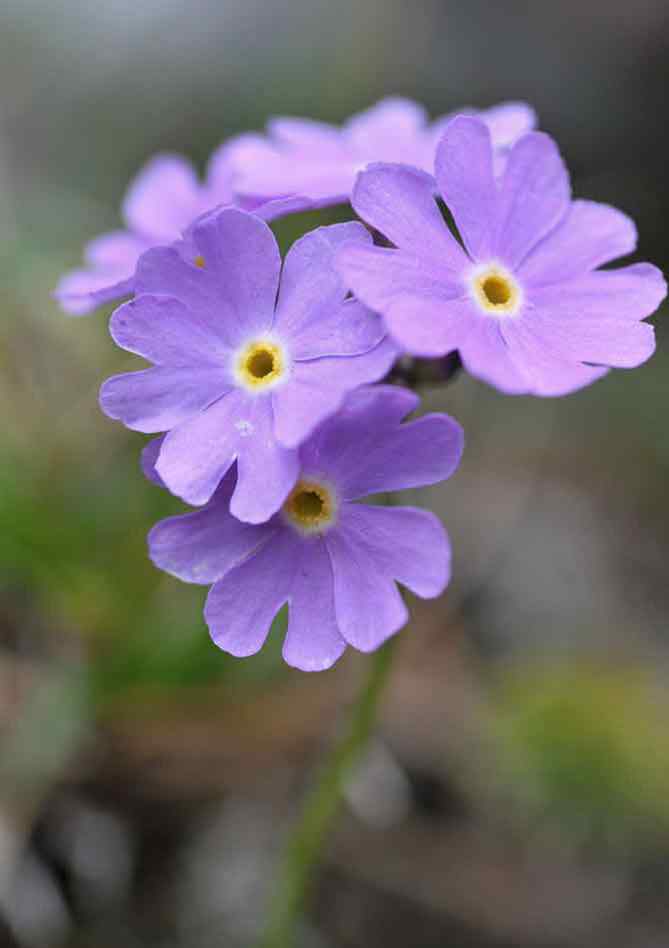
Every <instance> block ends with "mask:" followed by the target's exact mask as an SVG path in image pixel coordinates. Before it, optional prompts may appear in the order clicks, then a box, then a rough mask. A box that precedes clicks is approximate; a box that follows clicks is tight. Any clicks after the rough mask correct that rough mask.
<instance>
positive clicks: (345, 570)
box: [325, 522, 409, 652]
mask: <svg viewBox="0 0 669 948" xmlns="http://www.w3.org/2000/svg"><path fill="white" fill-rule="evenodd" d="M357 540H358V536H357V533H356V531H355V530H351V529H346V525H345V524H344V522H342V525H341V527H339V528H338V529H335V530H331V531H330V532H329V533H327V534H326V535H325V543H326V546H327V548H328V552H329V554H330V562H331V564H332V574H333V577H334V600H335V609H336V613H337V625H338V626H339V630H340V632H341V635H342V637H343V638H344V639H345V640H346V641H347V642H348V643H349V644H350V645H352V646H353V647H354V648H357V649H360V651H361V652H372V651H374V649H377V648H378V647H379V646H380V645H381V644H382V643H383V642H384V641H385V640H386V639H387V638H389V637H390V636H391V635H394V634H395V632H399V630H400V629H401V628H402V626H403V625H404V624H405V623H406V621H407V619H408V617H409V614H408V612H407V608H406V606H405V605H404V602H403V601H402V597H401V596H400V594H399V590H398V589H397V586H396V585H395V583H394V582H393V580H392V579H391V578H390V577H389V576H388V575H387V574H384V573H382V572H381V571H380V570H379V568H378V566H377V564H376V562H375V560H374V559H373V558H372V557H370V556H369V552H368V549H367V548H366V547H363V546H361V545H359V544H358V542H357Z"/></svg>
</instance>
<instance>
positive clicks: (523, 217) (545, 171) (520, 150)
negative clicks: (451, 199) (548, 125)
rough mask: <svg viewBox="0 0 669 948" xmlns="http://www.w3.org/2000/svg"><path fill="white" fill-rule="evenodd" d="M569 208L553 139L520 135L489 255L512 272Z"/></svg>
mask: <svg viewBox="0 0 669 948" xmlns="http://www.w3.org/2000/svg"><path fill="white" fill-rule="evenodd" d="M570 203H571V188H570V184H569V175H568V174H567V169H566V168H565V165H564V162H563V161H562V158H561V157H560V152H559V151H558V148H557V145H556V144H555V142H554V141H553V139H552V138H550V137H549V136H548V135H545V134H544V133H543V132H530V134H528V135H524V136H523V137H522V138H520V139H519V140H518V142H517V143H516V144H515V145H514V146H513V148H512V149H511V152H510V154H509V158H508V161H507V165H506V170H505V172H504V176H503V178H502V181H501V185H500V192H499V199H498V206H497V215H496V218H497V219H496V227H495V233H494V241H493V243H492V245H491V247H490V249H491V251H492V254H493V256H495V257H498V258H499V259H500V260H501V261H503V262H504V263H505V264H506V265H507V266H508V267H510V268H511V269H512V270H513V269H516V268H517V267H518V266H520V264H521V263H522V261H523V260H524V259H525V257H526V256H527V255H528V253H529V252H530V251H531V250H532V249H533V248H534V247H536V245H537V244H538V243H539V241H540V240H542V239H543V238H544V237H546V235H547V234H549V233H550V232H551V231H552V230H553V228H554V227H556V226H557V225H558V224H559V223H560V221H561V220H562V219H563V218H564V216H565V215H566V214H567V212H568V211H569V208H570ZM456 220H457V218H456Z"/></svg>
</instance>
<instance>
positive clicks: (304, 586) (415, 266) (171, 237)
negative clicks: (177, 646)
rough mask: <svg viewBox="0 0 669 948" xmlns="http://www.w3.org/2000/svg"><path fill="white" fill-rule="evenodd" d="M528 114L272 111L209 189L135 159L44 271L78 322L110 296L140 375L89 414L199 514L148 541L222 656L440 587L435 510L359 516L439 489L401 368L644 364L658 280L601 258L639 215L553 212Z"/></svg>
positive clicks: (556, 205) (363, 635) (317, 635)
mask: <svg viewBox="0 0 669 948" xmlns="http://www.w3.org/2000/svg"><path fill="white" fill-rule="evenodd" d="M535 125H536V117H535V114H534V112H533V110H532V109H531V108H530V107H529V106H527V105H524V104H522V103H505V104H503V105H500V106H496V107H495V108H492V109H489V110H487V111H483V112H476V111H475V110H473V109H463V110H460V111H459V112H458V113H457V114H454V115H450V116H445V117H443V118H441V119H438V120H437V121H435V122H433V123H429V122H428V120H427V117H426V115H425V113H424V112H423V110H422V109H421V108H420V107H419V106H417V105H416V104H415V103H412V102H409V101H406V100H402V99H387V100H384V101H382V102H380V103H378V104H377V105H376V106H374V107H373V108H371V109H369V110H368V111H367V112H364V113H361V114H359V115H357V116H354V117H353V118H351V119H350V120H349V121H348V122H346V123H345V124H344V125H343V126H342V127H335V126H331V125H325V124H323V123H319V122H313V121H307V120H299V119H287V118H282V119H276V120H274V121H273V122H271V123H270V125H269V127H268V130H267V133H266V134H265V135H261V134H248V135H243V136H239V137H238V138H236V139H233V140H232V141H230V142H228V143H227V144H225V145H223V146H222V147H221V148H220V149H219V150H218V151H217V152H216V153H215V154H214V156H213V158H212V160H211V162H210V165H209V169H208V172H207V176H206V180H205V182H204V183H203V184H199V183H198V180H197V178H196V175H195V173H194V171H193V169H192V168H191V166H190V165H189V164H187V163H186V162H185V161H184V160H182V159H180V158H177V157H171V156H164V157H160V158H157V159H154V160H153V161H152V162H151V163H150V164H149V165H148V166H147V167H146V168H145V169H144V171H143V172H141V173H140V175H139V177H138V178H137V179H136V181H135V182H134V183H133V185H132V186H131V188H130V190H129V192H128V195H127V196H126V199H125V201H124V205H123V216H124V219H125V222H126V225H127V228H126V230H124V231H119V232H116V233H113V234H106V235H103V236H102V237H100V238H98V239H97V240H95V241H93V243H92V244H90V245H89V247H88V248H87V260H88V263H89V264H90V268H89V269H87V270H83V271H77V272H75V273H70V274H67V275H66V276H65V277H63V279H62V280H61V283H60V285H59V287H58V289H57V291H56V295H57V296H58V298H59V299H60V301H61V304H62V305H63V308H64V309H65V310H66V311H68V312H70V313H73V314H81V313H84V312H89V311H90V310H91V309H93V308H94V307H95V306H97V305H98V304H99V303H101V302H108V301H110V300H116V299H121V298H123V297H130V299H129V301H128V302H126V303H124V304H123V305H121V306H120V307H119V308H118V309H116V311H115V312H114V313H113V315H112V317H111V325H110V329H111V334H112V337H113V339H114V341H115V342H116V343H117V344H118V345H119V346H120V347H121V348H123V349H125V350H127V351H129V352H132V353H134V354H136V355H138V356H141V357H142V358H143V359H145V360H146V361H147V362H148V363H149V367H148V368H144V369H141V370H139V371H136V372H130V373H125V374H123V375H118V376H115V377H113V378H110V379H108V380H107V381H106V382H105V383H104V385H103V386H102V390H101V395H100V404H101V406H102V409H103V411H104V412H105V413H106V414H107V415H109V416H110V417H111V418H114V419H118V420H120V421H121V422H123V423H124V424H125V425H126V426H127V427H129V428H132V429H134V430H136V431H141V432H144V433H155V434H160V437H158V438H156V439H154V440H152V441H150V442H149V444H148V445H147V447H146V448H145V450H144V454H143V468H144V471H145V474H146V475H147V477H149V478H150V479H151V480H153V481H154V482H156V483H157V484H159V485H161V486H162V487H164V488H167V489H168V490H169V491H171V492H172V493H173V494H175V495H176V496H178V497H180V498H181V499H182V500H184V501H185V502H186V503H188V504H191V505H193V506H197V507H198V508H199V509H197V510H196V511H194V512H191V513H186V514H183V515H181V516H177V517H172V518H169V519H168V520H165V521H162V522H161V523H159V524H157V525H156V526H155V527H154V528H153V530H152V531H151V533H150V535H149V551H150V555H151V558H152V560H153V562H154V563H155V564H156V565H157V566H158V567H159V568H161V569H163V570H166V571H167V572H169V573H172V574H173V575H175V576H177V577H179V578H180V579H182V580H184V581H185V582H191V583H201V584H203V585H207V586H210V587H211V589H210V591H209V594H208V598H207V603H206V607H205V618H206V621H207V624H208V626H209V629H210V632H211V635H212V637H213V639H214V641H215V642H216V644H218V645H219V646H220V647H221V648H223V649H225V650H226V651H227V652H229V653H231V654H232V655H236V656H246V655H250V654H253V653H254V652H257V651H258V650H259V649H260V648H261V647H262V645H263V643H264V641H265V638H266V636H267V634H268V631H269V627H270V625H271V623H272V620H273V618H274V617H275V615H276V614H277V612H278V611H279V610H280V609H281V608H282V607H283V606H284V605H286V604H287V605H288V611H289V619H288V625H287V632H286V636H285V641H284V646H283V655H284V658H285V660H286V662H288V663H289V664H291V665H293V666H295V667H297V668H300V669H304V670H308V671H313V670H321V669H324V668H328V667H330V666H331V665H332V664H333V663H334V662H335V661H336V660H337V659H338V658H339V657H340V655H341V654H342V652H343V651H344V649H345V648H346V646H347V645H351V646H352V647H354V648H356V649H359V650H361V651H371V650H373V649H376V648H377V647H378V646H379V645H380V644H381V643H382V642H383V641H384V640H385V639H386V638H387V637H388V636H390V635H393V634H394V633H395V632H397V631H398V630H399V629H400V628H401V627H402V626H403V625H404V624H405V623H406V621H407V611H406V607H405V605H404V602H403V600H402V598H401V596H400V594H399V592H398V589H397V585H396V584H397V583H400V584H402V585H403V586H406V587H407V588H408V589H410V590H411V591H412V592H413V593H415V594H416V595H418V596H421V597H433V596H437V595H439V594H440V593H441V592H442V591H443V590H444V588H445V587H446V585H447V583H448V580H449V577H450V545H449V541H448V537H447V535H446V533H445V531H444V529H443V527H442V526H441V524H440V523H439V521H438V520H437V518H436V517H435V516H434V515H433V514H431V513H428V512H426V511H423V510H420V509H416V508H413V507H398V506H395V505H394V504H393V505H390V506H389V505H385V506H384V505H382V504H379V503H378V502H377V503H373V504H364V503H359V502H358V501H360V500H361V499H364V498H366V497H370V496H372V495H374V494H379V495H381V500H383V499H384V498H386V499H387V495H388V494H390V493H391V492H394V491H397V490H401V489H404V488H413V487H420V486H424V485H429V484H435V483H437V482H439V481H441V480H444V479H446V478H448V477H450V475H451V474H452V473H453V472H454V471H455V469H456V468H457V466H458V463H459V460H460V456H461V453H462V446H463V433H462V429H461V428H460V426H459V425H458V424H457V422H456V421H454V420H453V419H451V418H449V417H448V416H446V415H443V414H428V415H425V416H423V417H420V418H418V419H414V420H408V421H407V420H406V418H407V416H408V415H409V414H411V413H412V412H414V411H415V410H416V409H417V407H418V403H419V399H418V397H417V396H416V395H415V394H414V393H412V392H411V391H409V390H407V389H406V388H403V387H401V386H400V385H397V384H394V385H389V384H387V383H384V382H383V380H384V379H385V378H386V377H387V376H388V373H389V372H390V370H391V369H392V367H393V365H394V363H395V362H396V360H397V359H398V357H402V359H405V358H406V357H407V356H412V357H441V356H446V355H450V354H452V353H457V354H458V355H459V357H460V359H461V361H462V364H463V365H464V367H465V368H466V369H467V370H468V371H469V372H470V373H471V374H472V375H474V376H476V377H478V378H480V379H482V380H484V381H485V382H488V383H489V384H491V385H493V386H495V387H496V388H498V389H499V390H500V391H502V392H506V393H513V394H520V393H525V394H534V395H541V396H549V395H564V394H567V393H569V392H573V391H575V390H577V389H579V388H581V387H583V386H584V385H587V384H589V383H591V382H593V381H594V380H595V379H597V378H599V377H601V376H602V375H604V374H605V373H606V372H608V371H609V369H611V368H629V367H633V366H637V365H640V364H641V363H642V362H643V361H645V360H646V359H647V358H648V357H649V356H650V355H651V354H652V352H653V349H654V336H653V329H652V327H651V326H650V325H649V324H648V323H646V322H644V321H643V320H644V319H645V317H647V316H648V315H650V314H651V313H652V312H654V310H655V309H656V308H657V307H658V305H659V304H660V302H661V301H662V299H663V298H664V296H665V293H666V285H665V282H664V279H663V277H662V275H661V273H660V272H659V271H658V270H657V269H656V268H655V267H653V266H652V265H650V264H646V263H637V264H633V265H630V266H624V267H620V268H615V269H611V268H608V269H605V270H601V269H599V267H600V266H601V265H602V264H606V263H608V262H610V261H612V260H614V259H616V258H618V257H620V256H622V255H625V254H628V253H630V252H631V251H632V250H633V249H634V248H635V245H636V230H635V227H634V224H633V223H632V221H631V220H630V219H629V218H628V217H626V216H625V215H624V214H622V213H621V212H620V211H617V210H615V209H614V208H612V207H609V206H607V205H603V204H596V203H593V202H591V201H585V200H572V197H571V190H570V183H569V177H568V174H567V171H566V169H565V166H564V164H563V161H562V159H561V157H560V154H559V151H558V149H557V147H556V145H555V143H554V142H553V140H552V139H551V138H549V137H548V136H547V135H545V134H544V133H540V132H537V131H535V130H534V129H535ZM341 202H350V204H351V206H352V208H353V210H354V211H355V212H356V213H357V215H358V218H359V219H360V220H359V221H351V222H349V223H343V224H335V225H331V226H323V227H318V228H316V229H315V230H313V231H311V232H309V233H307V234H305V235H304V236H303V237H301V238H300V239H299V240H297V241H296V242H295V243H294V244H293V246H292V247H291V248H290V250H289V251H288V253H287V254H286V256H285V259H284V260H283V261H282V260H281V256H280V252H279V248H278V246H277V243H276V240H275V238H274V236H273V234H272V231H271V229H270V227H269V225H268V221H271V220H272V219H274V218H276V217H278V216H280V215H282V214H288V213H292V212H294V211H298V210H304V209H306V208H314V207H323V206H325V205H328V204H333V203H341ZM442 203H443V205H445V206H446V208H447V210H448V211H449V213H450V218H449V219H448V220H447V218H446V217H445V216H444V214H443V210H442ZM449 221H450V223H449ZM365 225H367V226H365ZM373 235H374V236H373ZM375 239H376V242H375ZM375 383H376V384H375Z"/></svg>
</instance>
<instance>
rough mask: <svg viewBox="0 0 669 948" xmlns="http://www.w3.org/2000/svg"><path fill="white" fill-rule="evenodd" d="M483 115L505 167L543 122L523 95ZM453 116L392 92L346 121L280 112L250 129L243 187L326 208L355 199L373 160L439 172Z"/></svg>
mask: <svg viewBox="0 0 669 948" xmlns="http://www.w3.org/2000/svg"><path fill="white" fill-rule="evenodd" d="M467 111H469V110H467ZM478 114H479V115H480V116H481V118H482V119H483V121H485V122H486V124H487V125H488V127H489V128H490V131H491V133H492V138H493V142H494V145H495V149H496V161H497V162H499V166H500V168H501V167H502V162H503V161H504V157H505V155H506V153H507V152H508V150H509V148H510V147H511V145H512V144H513V143H514V142H515V141H516V139H517V138H519V137H520V136H521V135H523V134H524V133H525V132H527V131H529V130H530V129H532V128H534V126H535V125H536V115H535V113H534V111H533V110H532V109H531V108H530V106H528V105H525V104H524V103H522V102H507V103H503V104H502V105H498V106H495V107H494V108H491V109H487V110H485V111H483V112H480V113H478ZM451 117H452V116H444V117H442V118H440V119H437V120H436V121H435V122H434V123H433V124H432V125H429V124H428V118H427V114H426V112H425V110H424V109H423V108H421V106H419V105H417V104H416V103H415V102H411V101H410V100H408V99H394V98H390V99H382V100H381V101H380V102H378V103H377V104H376V105H374V106H372V108H370V109H368V110H367V111H366V112H360V113H359V114H358V115H354V116H353V117H352V118H350V119H349V120H348V121H347V122H345V123H344V125H342V126H341V127H338V126H335V125H326V124H325V123H323V122H314V121H310V120H309V119H295V118H277V119H273V120H272V121H271V122H270V123H269V125H268V134H267V136H261V135H257V136H250V135H249V136H247V137H246V138H245V140H244V143H243V144H242V145H240V147H239V148H238V149H237V150H236V152H235V156H234V164H235V165H236V168H237V171H238V174H239V177H238V181H237V187H238V189H239V193H240V194H246V195H248V196H253V197H256V198H265V199H267V198H272V197H278V196H280V195H289V194H294V193H298V194H303V195H306V196H307V197H309V198H311V200H312V201H313V202H314V204H316V205H317V206H321V207H323V206H326V205H328V204H337V203H341V202H345V201H348V200H349V197H350V194H351V191H352V190H353V184H354V181H355V176H356V174H357V173H358V171H360V170H361V169H362V168H364V167H365V166H366V165H367V164H368V163H369V162H371V161H399V162H402V163H404V164H408V165H414V166H415V167H418V168H422V169H423V170H425V171H428V172H429V173H430V174H432V170H433V167H434V153H435V148H436V145H437V142H438V140H439V138H440V137H441V133H442V131H443V129H444V126H445V124H446V122H447V121H448V120H449V119H450V118H451Z"/></svg>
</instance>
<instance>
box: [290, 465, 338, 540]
mask: <svg viewBox="0 0 669 948" xmlns="http://www.w3.org/2000/svg"><path fill="white" fill-rule="evenodd" d="M338 506H339V504H338V501H337V495H336V493H335V491H334V489H333V488H332V487H331V486H330V485H329V484H325V483H324V482H323V481H322V480H316V479H315V478H311V477H303V478H300V480H299V481H298V482H297V484H296V485H295V487H293V489H292V491H291V492H290V494H289V495H288V497H287V499H286V500H285V502H284V505H283V507H282V508H281V512H282V514H283V516H284V519H285V520H286V521H287V522H288V523H289V524H290V525H291V527H293V528H294V529H295V530H297V531H298V533H302V534H304V535H306V536H310V535H313V534H321V533H325V532H326V531H327V530H329V529H330V528H331V527H333V526H334V524H335V522H336V519H337V508H338Z"/></svg>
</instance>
